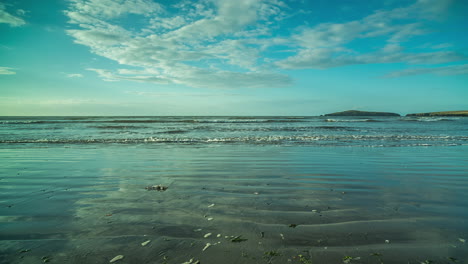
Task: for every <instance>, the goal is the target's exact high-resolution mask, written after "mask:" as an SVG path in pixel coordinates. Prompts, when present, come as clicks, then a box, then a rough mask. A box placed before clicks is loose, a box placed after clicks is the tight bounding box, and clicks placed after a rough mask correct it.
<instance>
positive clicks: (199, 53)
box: [65, 0, 467, 88]
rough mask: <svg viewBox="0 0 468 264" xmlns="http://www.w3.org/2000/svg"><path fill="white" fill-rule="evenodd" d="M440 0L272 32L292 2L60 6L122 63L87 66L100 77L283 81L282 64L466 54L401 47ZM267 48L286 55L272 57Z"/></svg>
mask: <svg viewBox="0 0 468 264" xmlns="http://www.w3.org/2000/svg"><path fill="white" fill-rule="evenodd" d="M439 2H444V4H441V3H439ZM447 2H448V1H447V0H419V1H416V2H415V3H414V4H413V5H409V6H406V7H401V8H396V9H392V10H378V11H376V12H374V13H372V14H370V15H368V16H365V17H363V18H361V19H357V20H353V21H348V22H343V23H333V22H327V23H321V24H317V25H313V26H309V27H306V26H303V25H302V26H300V27H297V28H294V29H292V30H289V29H288V30H284V31H278V32H281V34H278V33H277V32H273V30H274V29H278V28H280V26H281V21H282V19H285V18H287V17H288V14H286V11H291V8H289V7H288V6H287V5H286V4H285V3H284V2H283V1H279V0H239V1H231V0H201V1H197V2H194V1H181V2H179V3H176V4H173V5H172V6H162V5H161V4H156V3H154V2H153V1H150V0H128V1H124V0H118V1H112V0H72V2H71V4H70V6H69V9H68V10H67V11H65V14H66V15H67V16H68V17H69V19H70V20H69V22H70V23H71V24H72V25H74V28H73V29H70V30H68V31H67V33H68V34H69V35H70V36H72V37H73V38H74V39H75V42H76V43H78V44H81V45H85V46H87V47H89V48H90V50H91V52H93V53H94V54H97V55H99V56H102V57H105V58H107V59H110V60H113V61H115V62H117V63H119V64H120V65H121V66H120V69H118V70H109V69H102V68H101V69H90V70H92V71H94V72H96V73H97V74H98V75H99V76H100V77H101V78H103V79H104V80H106V81H123V80H125V81H137V82H149V83H155V84H159V85H163V84H181V85H186V86H192V87H211V88H237V87H284V86H288V85H290V84H291V83H292V80H291V79H290V78H289V77H288V76H286V75H284V74H281V73H279V72H278V71H279V70H280V69H304V68H315V69H326V68H330V67H339V66H344V65H352V64H374V63H405V64H421V65H424V64H439V63H446V62H452V61H459V60H464V59H467V56H466V55H463V54H459V53H456V52H454V51H450V50H443V51H436V52H435V51H434V50H432V51H429V52H428V51H426V50H420V51H414V49H413V50H411V52H407V50H410V49H405V48H406V47H405V42H407V41H409V40H410V39H411V38H414V37H416V36H418V35H424V34H429V33H430V32H429V31H428V30H427V29H426V28H425V24H424V23H425V22H426V21H430V20H431V19H433V18H434V17H437V15H438V14H440V13H441V12H442V11H443V10H444V9H445V8H446V6H447ZM174 9H177V13H175V14H174ZM297 14H302V15H304V14H306V11H302V12H297ZM128 15H132V19H134V18H136V17H137V18H138V19H137V21H138V27H136V26H134V25H133V24H132V23H126V22H128V21H127V20H126V19H124V18H126V17H128ZM290 32H294V33H290ZM371 39H372V40H375V39H379V41H380V43H382V42H383V45H378V46H376V47H373V48H372V47H371V48H368V49H366V50H357V49H356V47H354V46H353V45H354V42H356V41H367V40H371ZM272 52H273V53H274V52H276V53H277V54H279V53H282V55H285V54H287V55H288V56H287V57H284V56H282V57H281V59H279V56H271V57H270V56H269V55H271V53H272ZM286 52H287V53H286Z"/></svg>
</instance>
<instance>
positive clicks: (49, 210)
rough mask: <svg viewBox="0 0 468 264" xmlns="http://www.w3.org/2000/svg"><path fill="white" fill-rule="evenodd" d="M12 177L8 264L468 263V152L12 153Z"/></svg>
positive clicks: (119, 149)
mask: <svg viewBox="0 0 468 264" xmlns="http://www.w3.org/2000/svg"><path fill="white" fill-rule="evenodd" d="M0 175H1V176H0V219H1V220H0V262H1V263H40V262H42V261H43V260H49V261H50V263H108V262H109V260H111V259H112V258H114V257H115V256H117V255H123V256H124V258H123V259H122V260H119V261H118V262H116V263H184V262H187V261H189V260H190V259H192V258H193V260H194V261H195V260H200V261H201V263H308V262H306V260H311V261H313V263H343V260H344V259H345V258H346V257H347V256H349V257H352V258H353V260H351V261H350V263H381V262H383V263H421V262H424V261H426V260H431V261H434V263H454V262H453V261H452V260H454V259H457V260H458V261H459V262H458V263H467V262H468V248H467V244H466V243H465V242H463V241H464V240H463V239H467V238H468V224H467V220H466V219H467V217H468V210H466V208H467V207H468V192H467V190H468V146H465V145H458V146H426V147H424V146H412V147H409V146H407V147H357V146H310V145H287V144H286V145H285V144H280V145H278V144H267V145H257V144H194V145H186V144H102V143H96V144H75V143H74V144H38V143H35V144H23V143H21V144H19V143H18V144H11V143H3V144H2V145H1V146H0ZM157 184H163V185H165V186H168V187H169V188H168V189H167V190H166V191H164V192H158V191H148V190H146V189H145V187H146V186H149V185H157ZM208 233H211V234H212V235H211V236H209V237H207V238H205V237H204V236H205V235H206V234H208ZM218 234H221V236H220V237H217V235H218ZM226 236H227V238H226ZM236 236H241V237H240V238H241V240H242V239H247V240H245V241H240V242H231V240H232V239H233V237H236ZM147 240H151V242H150V243H149V244H148V245H146V246H142V245H141V243H142V242H145V241H147ZM207 243H211V244H212V245H211V246H210V247H208V248H207V249H206V250H205V251H203V249H204V248H205V246H206V244H207ZM298 255H302V256H303V261H302V262H301V261H300V259H299V257H298ZM450 258H453V259H452V260H451V259H450Z"/></svg>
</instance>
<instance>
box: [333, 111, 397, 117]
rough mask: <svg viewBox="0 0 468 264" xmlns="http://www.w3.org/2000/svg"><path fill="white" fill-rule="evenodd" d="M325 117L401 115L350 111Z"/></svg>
mask: <svg viewBox="0 0 468 264" xmlns="http://www.w3.org/2000/svg"><path fill="white" fill-rule="evenodd" d="M325 116H400V115H399V114H396V113H388V112H367V111H357V110H348V111H343V112H336V113H331V114H326V115H325Z"/></svg>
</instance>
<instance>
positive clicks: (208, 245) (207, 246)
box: [202, 243, 211, 251]
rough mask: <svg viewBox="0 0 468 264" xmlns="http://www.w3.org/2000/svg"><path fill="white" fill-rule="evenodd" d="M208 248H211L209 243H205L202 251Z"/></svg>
mask: <svg viewBox="0 0 468 264" xmlns="http://www.w3.org/2000/svg"><path fill="white" fill-rule="evenodd" d="M209 247H211V243H206V245H205V247H204V248H203V249H202V251H205V250H207V249H208V248H209Z"/></svg>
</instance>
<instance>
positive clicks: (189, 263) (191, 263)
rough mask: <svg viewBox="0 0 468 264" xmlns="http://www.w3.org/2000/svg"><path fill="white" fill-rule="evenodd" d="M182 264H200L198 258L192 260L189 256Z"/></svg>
mask: <svg viewBox="0 0 468 264" xmlns="http://www.w3.org/2000/svg"><path fill="white" fill-rule="evenodd" d="M182 264H200V261H199V260H194V259H193V258H191V259H190V260H189V261H186V262H184V263H182Z"/></svg>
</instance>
